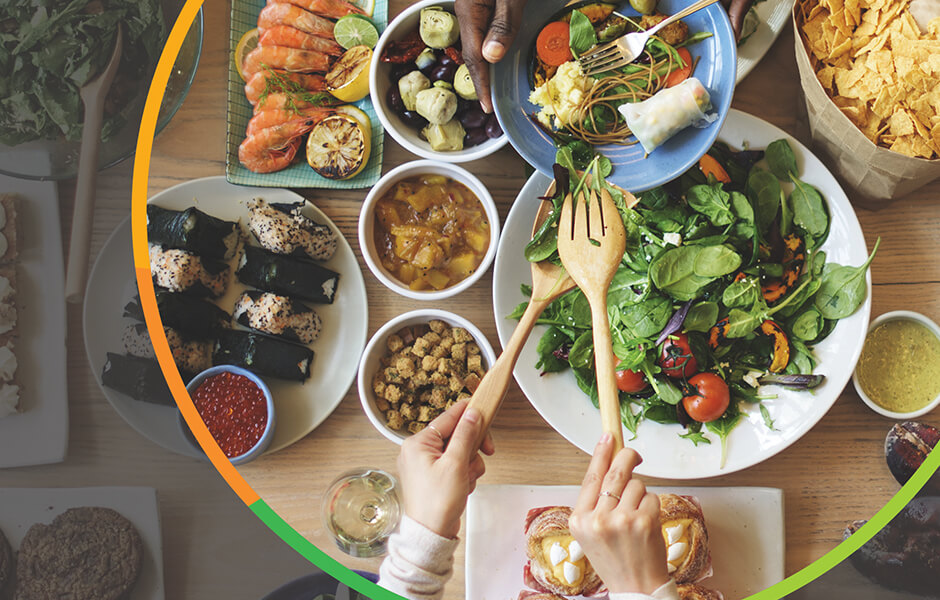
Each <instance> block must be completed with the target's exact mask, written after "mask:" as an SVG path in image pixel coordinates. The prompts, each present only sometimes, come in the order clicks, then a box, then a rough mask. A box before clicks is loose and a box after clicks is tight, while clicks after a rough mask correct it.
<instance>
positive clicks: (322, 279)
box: [237, 246, 339, 304]
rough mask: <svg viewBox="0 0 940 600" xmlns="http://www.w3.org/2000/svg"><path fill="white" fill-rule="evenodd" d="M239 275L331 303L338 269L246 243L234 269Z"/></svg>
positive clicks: (254, 283)
mask: <svg viewBox="0 0 940 600" xmlns="http://www.w3.org/2000/svg"><path fill="white" fill-rule="evenodd" d="M237 275H238V279H239V280H240V281H241V282H242V283H244V284H246V285H250V286H252V287H256V288H260V289H262V290H266V291H269V292H274V293H276V294H281V295H284V296H295V297H297V298H302V299H304V300H309V301H310V302H313V303H314V304H332V303H333V298H335V297H336V285H337V283H339V273H337V272H335V271H331V270H329V269H327V268H325V267H321V266H320V265H318V264H315V263H312V262H310V261H308V260H303V259H299V258H292V257H290V256H281V255H278V254H271V253H270V252H267V251H266V250H263V249H261V248H258V247H256V246H247V247H246V248H245V253H244V254H242V258H241V261H240V262H239V265H238V271H237Z"/></svg>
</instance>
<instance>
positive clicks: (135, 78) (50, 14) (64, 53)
mask: <svg viewBox="0 0 940 600" xmlns="http://www.w3.org/2000/svg"><path fill="white" fill-rule="evenodd" d="M61 4H62V5H63V6H62V7H61V10H60V9H59V7H56V9H55V10H53V9H52V7H51V6H46V5H37V4H36V3H33V2H29V1H23V0H13V1H11V2H8V3H6V5H5V7H4V9H5V10H4V15H3V19H4V26H3V29H2V31H3V33H4V35H5V36H9V37H6V38H5V41H4V42H3V43H2V44H0V65H2V70H3V73H4V78H3V82H2V83H0V142H2V143H4V144H7V145H10V146H15V145H17V144H22V143H24V142H29V141H32V140H55V139H60V138H64V139H66V140H70V141H76V140H79V139H81V135H82V116H83V112H82V111H83V109H82V100H81V98H80V97H79V89H80V88H81V87H82V86H83V85H85V84H86V83H88V81H90V80H91V79H93V78H94V77H95V76H96V75H97V74H98V73H100V72H101V70H102V68H103V67H104V66H105V64H107V62H108V59H109V58H110V56H111V51H112V49H113V45H114V44H113V42H114V39H115V35H116V33H117V28H118V26H119V25H120V26H123V27H124V28H125V29H124V34H123V39H124V44H123V52H122V56H121V65H120V67H119V70H118V74H117V76H116V79H115V82H114V84H113V85H112V86H111V89H110V91H109V93H108V98H107V102H106V104H105V121H104V125H103V126H102V130H101V138H102V140H104V141H107V140H108V139H110V138H111V137H113V136H114V135H115V134H116V133H117V132H118V131H120V130H121V128H122V127H124V125H125V124H127V123H128V122H129V121H130V120H135V119H137V118H139V113H140V111H141V110H142V109H143V98H144V95H145V94H146V91H147V87H148V86H149V83H150V77H151V74H152V73H153V69H154V67H156V64H157V59H158V58H159V57H160V51H161V49H162V45H163V40H164V35H165V30H166V25H165V23H164V20H163V9H162V7H161V5H160V2H158V1H157V0H140V1H138V0H114V1H109V2H107V3H106V5H105V3H103V2H100V1H89V0H70V1H69V2H65V3H61ZM11 28H12V29H13V31H12V32H11V31H10V29H11ZM7 40H9V41H7ZM11 42H12V43H11Z"/></svg>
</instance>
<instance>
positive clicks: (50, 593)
mask: <svg viewBox="0 0 940 600" xmlns="http://www.w3.org/2000/svg"><path fill="white" fill-rule="evenodd" d="M142 556H143V544H142V543H141V540H140V535H139V534H138V533H137V530H136V529H135V528H134V525H133V524H132V523H131V522H130V521H128V520H127V519H125V518H124V517H123V516H121V514H120V513H118V512H116V511H114V510H111V509H110V508H89V507H86V508H73V509H70V510H67V511H65V512H64V513H62V514H61V515H59V516H58V517H56V518H55V519H54V520H53V521H52V523H51V524H49V525H46V524H44V523H38V524H36V525H33V526H32V527H30V528H29V531H27V532H26V537H24V538H23V542H22V543H21V544H20V551H19V555H18V558H17V563H16V595H15V599H16V600H61V599H62V598H70V599H71V600H119V599H123V598H126V597H127V594H128V592H130V590H131V589H132V588H133V586H134V584H135V583H136V581H137V577H138V575H139V574H140V567H141V562H142Z"/></svg>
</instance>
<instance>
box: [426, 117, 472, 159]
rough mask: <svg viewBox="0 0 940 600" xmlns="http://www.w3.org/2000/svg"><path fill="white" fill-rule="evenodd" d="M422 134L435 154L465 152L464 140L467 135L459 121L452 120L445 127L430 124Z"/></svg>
mask: <svg viewBox="0 0 940 600" xmlns="http://www.w3.org/2000/svg"><path fill="white" fill-rule="evenodd" d="M421 133H423V134H424V137H425V138H427V140H428V143H429V144H431V150H433V151H434V152H455V151H457V150H463V139H464V136H466V135H467V132H466V131H465V130H464V128H463V125H461V124H460V121H458V120H457V119H451V120H450V121H448V122H447V123H444V124H443V125H435V124H434V123H430V124H428V125H427V126H426V127H425V128H424V129H423V130H422V131H421Z"/></svg>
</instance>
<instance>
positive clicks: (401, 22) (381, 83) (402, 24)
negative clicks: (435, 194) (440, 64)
mask: <svg viewBox="0 0 940 600" xmlns="http://www.w3.org/2000/svg"><path fill="white" fill-rule="evenodd" d="M428 6H440V7H441V8H444V9H446V10H448V11H450V12H453V11H454V2H453V0H449V1H448V0H444V1H441V0H422V1H421V2H416V3H415V4H412V5H411V6H409V7H408V8H406V9H405V10H403V11H402V12H401V13H400V14H399V15H398V16H397V17H395V20H393V21H392V22H391V23H389V24H388V27H386V28H385V31H384V32H383V33H382V37H380V38H379V41H378V43H377V44H376V45H375V59H374V60H373V61H372V65H371V67H370V68H369V90H370V92H369V93H370V95H371V96H372V106H374V107H375V112H376V114H377V115H378V116H379V121H381V122H382V127H384V128H385V131H387V132H388V133H389V134H390V135H391V136H392V137H393V138H395V141H396V142H398V143H399V144H401V145H402V146H403V147H404V148H405V150H408V151H409V152H412V153H414V154H417V155H418V156H420V157H422V158H431V159H436V160H442V161H444V162H452V163H462V162H467V161H471V160H477V159H479V158H483V157H484V156H489V155H490V154H492V153H494V152H496V151H497V150H499V149H500V148H502V147H503V146H505V145H506V144H507V143H508V142H509V138H508V137H506V134H505V133H504V134H503V135H501V136H500V137H498V138H496V139H488V140H487V141H485V142H483V143H482V144H479V145H477V146H473V147H471V148H465V149H463V150H458V151H455V152H435V151H434V150H431V144H429V143H428V142H427V140H425V139H423V138H422V137H421V136H420V135H419V132H418V130H416V129H413V128H411V127H409V126H408V125H406V124H405V123H404V122H403V121H402V120H401V118H400V117H399V116H398V115H397V114H395V111H394V110H392V109H391V107H389V105H388V100H387V97H388V90H389V88H390V87H391V86H392V81H391V80H390V72H391V70H392V65H390V64H389V63H384V62H382V61H380V60H379V56H381V55H382V52H383V51H384V50H385V47H386V46H387V45H388V43H389V42H390V41H393V40H395V41H397V40H401V39H402V38H405V37H406V36H408V34H410V33H411V32H413V31H417V30H418V24H419V22H420V19H421V9H422V8H427V7H428ZM415 69H417V66H416V67H415ZM396 85H397V83H396Z"/></svg>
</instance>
